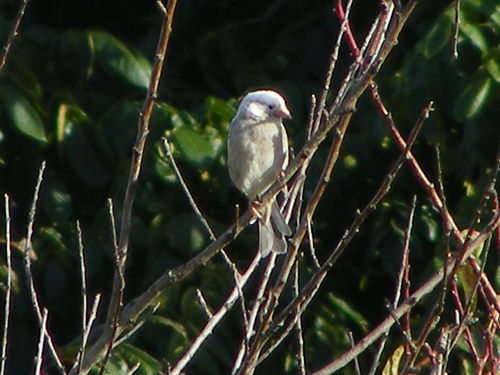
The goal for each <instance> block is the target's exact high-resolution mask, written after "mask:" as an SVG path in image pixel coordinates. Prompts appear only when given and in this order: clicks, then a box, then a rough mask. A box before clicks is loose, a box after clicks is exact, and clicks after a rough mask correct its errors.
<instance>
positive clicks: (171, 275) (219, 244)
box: [83, 0, 416, 373]
mask: <svg viewBox="0 0 500 375" xmlns="http://www.w3.org/2000/svg"><path fill="white" fill-rule="evenodd" d="M415 4H416V1H414V0H410V1H409V2H408V3H407V4H406V6H405V8H404V9H403V10H402V11H401V12H398V13H397V17H394V18H395V21H394V25H391V27H389V29H388V34H389V35H388V36H387V43H386V44H384V46H383V47H382V49H381V52H380V54H379V57H378V59H377V61H376V62H375V63H374V64H373V67H372V69H371V75H368V76H364V77H363V81H361V82H357V84H356V86H355V87H353V89H352V90H350V92H349V95H347V96H346V99H345V102H344V104H343V105H342V107H341V108H342V110H340V109H339V110H336V111H333V112H331V114H330V115H329V117H328V121H326V124H325V126H322V127H320V129H319V130H318V131H317V132H316V133H315V134H314V135H313V136H312V137H311V139H310V140H309V141H307V142H306V143H305V145H304V146H303V148H302V149H301V151H300V152H299V153H298V154H297V156H296V157H295V158H294V159H293V160H291V161H290V163H289V166H288V167H287V169H286V170H285V171H284V172H283V174H282V175H281V176H280V178H279V179H277V181H276V182H275V183H273V185H272V186H271V187H270V188H269V190H268V191H267V192H266V193H265V194H263V196H262V197H261V202H262V204H266V203H267V202H268V201H269V200H270V199H272V198H273V197H274V196H275V195H276V194H277V193H278V191H280V190H281V189H282V188H283V187H284V186H285V184H286V183H287V181H288V180H289V179H290V178H291V177H292V176H293V175H294V174H295V173H296V172H297V171H298V170H299V169H300V168H302V166H303V165H304V161H305V160H307V159H309V158H310V157H312V155H313V154H314V153H315V152H316V150H317V149H318V146H319V145H320V144H321V143H322V142H323V141H324V140H325V139H326V137H327V135H328V134H329V133H330V132H331V130H332V129H333V128H334V127H335V126H336V125H337V123H338V121H339V120H340V118H341V117H350V114H351V113H352V110H353V109H354V107H355V104H356V101H357V99H358V98H359V97H360V95H361V94H362V93H363V92H364V91H365V90H366V88H367V86H368V84H369V82H371V80H372V79H373V77H374V76H375V74H376V73H377V72H378V70H379V69H380V66H381V65H382V63H383V62H384V60H385V58H386V57H387V55H388V54H389V52H390V51H391V50H392V48H393V47H394V45H395V43H394V42H395V41H396V40H397V37H398V35H399V33H400V32H401V30H402V27H403V25H404V24H405V23H406V21H407V19H408V17H409V15H410V14H411V12H412V10H413V9H414V7H415ZM347 120H348V119H347ZM346 122H348V121H346ZM345 129H346V124H343V126H342V127H341V128H340V129H339V130H338V131H339V132H342V131H344V132H345ZM250 221H251V215H250V213H249V212H248V211H247V212H245V213H244V214H243V215H242V216H241V217H240V218H239V220H238V221H237V223H236V224H234V225H232V226H231V227H230V228H228V229H227V230H226V231H225V232H224V233H222V234H221V235H220V236H219V237H218V238H217V240H216V241H214V242H212V243H210V244H209V245H208V246H207V247H206V248H205V249H204V250H203V251H202V252H201V253H199V254H198V255H196V256H195V257H194V258H192V259H191V260H190V261H188V262H186V263H185V264H183V265H181V266H179V267H177V268H175V269H169V270H166V271H165V272H164V273H163V274H162V275H161V276H160V277H159V278H158V279H157V280H156V281H155V282H153V284H152V285H151V286H150V287H149V288H148V289H147V290H146V291H144V292H143V293H142V294H141V295H139V296H138V297H136V298H135V299H134V300H132V301H131V302H130V303H129V304H127V306H126V307H125V308H124V309H123V311H122V313H121V315H120V328H119V329H120V330H121V329H125V328H126V327H127V326H128V325H129V324H130V321H134V320H135V318H136V317H137V316H139V315H140V314H141V313H142V312H143V311H144V310H145V309H146V308H147V307H148V306H149V305H150V304H151V303H152V301H154V299H155V298H156V297H157V296H158V294H159V293H160V292H161V291H162V290H163V289H164V288H166V287H168V286H169V285H172V284H173V283H177V282H179V281H180V280H182V279H184V278H186V277H187V276H188V275H190V274H191V273H192V272H193V271H194V270H196V269H198V268H199V267H201V266H203V265H204V264H206V263H207V262H208V261H209V260H210V259H211V258H212V257H214V256H215V255H216V254H217V253H218V252H219V251H220V250H221V249H222V248H224V247H225V246H226V245H227V244H228V243H229V242H230V241H231V240H233V239H234V238H235V237H236V236H237V235H238V234H239V233H240V232H241V230H242V229H244V228H245V227H246V226H247V225H248V224H249V223H250ZM299 232H300V234H299V236H297V243H298V244H299V243H300V241H301V238H302V237H303V235H304V233H305V225H304V226H303V227H302V229H301V230H299ZM293 247H295V246H293ZM293 247H292V248H291V249H290V250H289V253H290V256H291V257H293V256H295V254H296V250H294V249H293ZM287 268H288V265H287ZM285 271H286V272H289V271H288V270H285ZM273 298H274V297H273ZM109 336H110V334H109V331H107V332H104V333H103V334H102V335H101V336H100V337H99V338H98V339H97V341H96V342H95V344H94V345H93V347H92V348H91V349H90V350H89V351H88V353H87V355H86V359H85V361H84V365H83V371H88V368H89V367H88V366H92V365H93V364H94V363H95V362H96V361H97V360H98V359H99V358H100V357H101V356H102V354H103V348H104V347H105V346H106V344H107V343H108V342H109ZM85 373H86V372H85Z"/></svg>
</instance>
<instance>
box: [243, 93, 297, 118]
mask: <svg viewBox="0 0 500 375" xmlns="http://www.w3.org/2000/svg"><path fill="white" fill-rule="evenodd" d="M236 117H240V118H247V119H252V120H256V121H265V120H276V119H278V120H281V119H283V118H287V119H289V118H291V117H292V116H291V115H290V110H289V109H288V107H287V105H286V102H285V99H283V97H282V96H281V95H280V94H278V93H277V92H276V91H272V90H258V91H252V92H249V93H248V94H246V95H245V96H244V97H243V99H242V100H241V103H240V106H239V107H238V112H237V114H236Z"/></svg>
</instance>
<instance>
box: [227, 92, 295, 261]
mask: <svg viewBox="0 0 500 375" xmlns="http://www.w3.org/2000/svg"><path fill="white" fill-rule="evenodd" d="M284 118H287V119H289V118H291V116H290V111H289V110H288V107H287V105H286V102H285V99H283V97H282V96H281V95H280V94H278V93H277V92H275V91H272V90H259V91H253V92H250V93H248V94H246V95H245V96H244V97H243V99H242V100H241V103H240V105H239V107H238V111H237V112H236V115H235V117H234V118H233V121H232V122H231V126H230V128H229V137H228V141H227V148H228V166H229V175H230V176H231V180H232V181H233V183H234V184H235V185H236V187H237V188H238V189H239V190H240V191H241V192H242V193H243V194H245V195H246V196H247V198H248V199H249V201H250V209H251V210H252V211H253V212H254V213H256V215H257V217H258V222H259V252H260V254H261V255H262V256H263V257H265V256H267V255H268V254H269V252H270V251H271V250H272V251H274V252H276V253H284V252H285V251H286V247H287V244H286V240H285V236H289V235H290V234H291V230H290V227H289V226H288V224H287V223H286V221H285V219H284V218H283V215H282V214H281V212H280V209H279V206H278V204H277V202H276V197H273V198H272V199H271V200H270V201H269V202H268V203H266V204H265V205H260V203H259V202H258V199H259V197H260V195H261V194H262V193H264V192H265V191H266V190H267V189H268V188H269V187H270V186H271V185H272V184H273V182H274V181H275V180H276V179H277V177H278V176H279V174H280V173H281V172H282V171H283V170H284V169H285V168H286V166H287V165H288V137H287V135H286V130H285V127H284V126H283V119H284Z"/></svg>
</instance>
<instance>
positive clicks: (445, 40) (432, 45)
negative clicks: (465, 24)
mask: <svg viewBox="0 0 500 375" xmlns="http://www.w3.org/2000/svg"><path fill="white" fill-rule="evenodd" d="M452 19H453V15H452V13H451V11H448V12H447V13H446V14H443V15H442V16H441V17H439V19H438V21H437V22H436V23H435V24H434V26H433V27H432V29H431V30H430V31H429V33H428V34H427V36H426V37H425V40H424V55H425V57H427V58H430V57H432V56H433V55H435V54H436V53H437V52H439V50H441V48H443V47H444V46H445V45H447V44H449V43H450V36H451V33H452V31H453V21H452Z"/></svg>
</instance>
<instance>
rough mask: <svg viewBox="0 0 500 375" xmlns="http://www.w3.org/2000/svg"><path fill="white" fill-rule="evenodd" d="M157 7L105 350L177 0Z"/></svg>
mask: <svg viewBox="0 0 500 375" xmlns="http://www.w3.org/2000/svg"><path fill="white" fill-rule="evenodd" d="M157 4H158V6H159V8H160V11H161V13H162V16H163V23H162V30H161V33H160V38H159V41H158V45H157V49H156V54H155V61H154V64H153V69H152V73H151V79H150V84H149V87H148V92H147V95H146V98H145V101H144V106H143V108H142V110H141V112H140V114H139V129H138V132H137V138H136V141H135V145H134V147H133V153H132V161H131V165H130V172H129V178H128V182H127V188H126V191H125V197H124V200H123V213H122V217H121V226H120V236H119V241H118V256H119V262H118V264H117V265H116V269H115V275H114V280H113V289H112V293H111V298H110V301H109V305H108V314H107V322H106V327H105V330H104V333H103V334H102V335H101V337H100V338H101V339H102V338H105V339H106V342H107V343H109V346H108V347H109V348H111V347H112V346H113V341H114V338H115V337H116V335H117V334H118V333H119V332H118V331H119V330H120V329H119V328H118V327H117V324H118V322H119V311H120V309H121V304H122V298H123V288H124V283H123V278H122V276H123V273H124V269H125V264H126V261H127V252H128V244H129V239H130V227H131V221H132V209H133V203H134V198H135V192H136V189H137V186H138V183H139V176H140V172H141V168H142V161H143V157H144V151H145V148H146V140H147V136H148V134H149V125H150V120H151V114H152V112H153V107H154V103H155V100H156V98H157V96H158V87H159V83H160V78H161V74H162V71H163V66H164V62H165V58H166V52H167V47H168V42H169V40H170V35H171V32H172V21H173V17H174V12H175V7H176V5H177V0H170V1H169V2H168V5H167V7H165V6H164V5H163V4H162V3H161V1H160V0H158V1H157ZM98 342H99V341H98ZM102 352H103V348H97V347H96V345H94V346H93V347H92V348H91V350H90V351H89V352H88V353H87V356H86V357H85V358H84V360H83V363H82V373H87V372H88V371H89V369H90V367H91V366H92V365H93V364H94V363H95V362H96V361H97V360H98V359H99V358H100V357H101V356H102V354H103V353H102ZM102 369H104V367H102Z"/></svg>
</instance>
